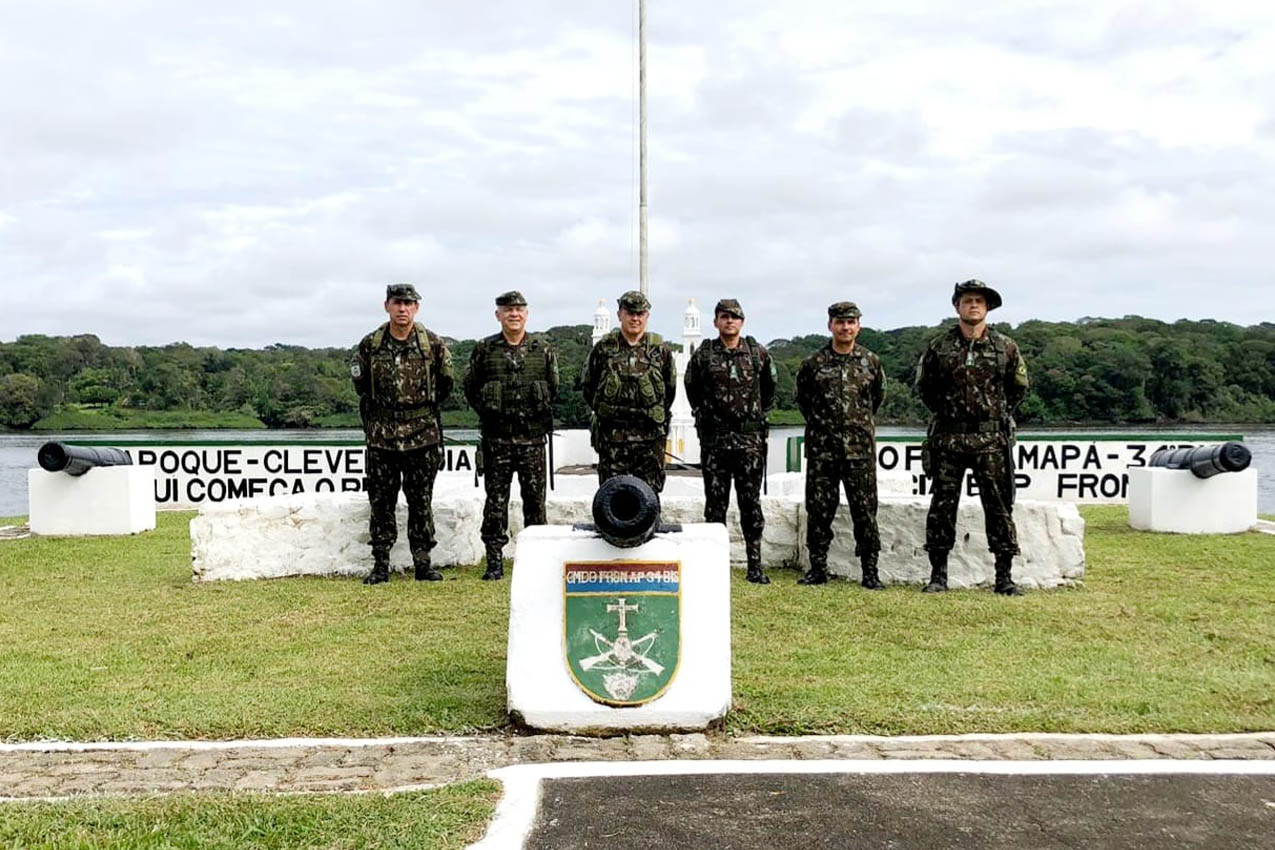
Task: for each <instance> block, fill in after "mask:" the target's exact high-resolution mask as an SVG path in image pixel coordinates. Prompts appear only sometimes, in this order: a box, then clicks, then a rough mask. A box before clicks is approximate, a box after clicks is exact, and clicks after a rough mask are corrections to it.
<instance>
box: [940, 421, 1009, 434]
mask: <svg viewBox="0 0 1275 850" xmlns="http://www.w3.org/2000/svg"><path fill="white" fill-rule="evenodd" d="M937 430H938V433H940V434H995V433H996V432H997V431H999V430H1001V425H1000V423H999V422H988V421H983V422H940V423H939V424H938V429H937Z"/></svg>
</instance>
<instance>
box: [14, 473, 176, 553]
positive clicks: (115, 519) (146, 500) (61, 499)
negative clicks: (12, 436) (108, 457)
mask: <svg viewBox="0 0 1275 850" xmlns="http://www.w3.org/2000/svg"><path fill="white" fill-rule="evenodd" d="M27 512H28V513H29V514H30V524H31V532H32V533H33V534H44V535H49V536H68V537H69V536H77V535H90V534H137V533H138V532H140V531H150V530H151V529H153V528H154V527H155V469H154V467H151V466H138V465H133V466H97V467H93V468H92V469H90V470H88V471H87V472H85V473H84V474H83V475H67V474H66V473H65V472H48V471H46V470H43V469H32V470H29V471H28V472H27Z"/></svg>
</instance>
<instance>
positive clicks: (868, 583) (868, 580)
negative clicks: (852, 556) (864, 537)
mask: <svg viewBox="0 0 1275 850" xmlns="http://www.w3.org/2000/svg"><path fill="white" fill-rule="evenodd" d="M859 563H860V564H862V565H863V578H862V579H860V580H859V584H861V585H863V586H864V587H866V588H867V589H868V590H882V589H884V588H885V585H884V584H882V583H881V576H880V575H878V574H877V553H876V552H873V553H871V554H866V553H865V554H864V555H862V556H860V558H859Z"/></svg>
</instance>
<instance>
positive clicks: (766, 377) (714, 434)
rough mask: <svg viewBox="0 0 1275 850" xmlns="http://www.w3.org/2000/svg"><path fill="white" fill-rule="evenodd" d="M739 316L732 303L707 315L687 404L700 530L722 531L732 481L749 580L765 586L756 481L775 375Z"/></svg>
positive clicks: (689, 372) (689, 374)
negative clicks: (696, 459)
mask: <svg viewBox="0 0 1275 850" xmlns="http://www.w3.org/2000/svg"><path fill="white" fill-rule="evenodd" d="M743 325H744V310H743V308H742V307H740V306H739V302H738V301H737V300H735V299H734V298H723V299H722V300H721V301H718V302H717V306H716V307H714V308H713V326H714V327H715V328H717V339H713V340H708V341H707V342H705V343H704V344H703V345H700V346H699V347H698V348H696V349H695V351H694V353H693V354H691V359H690V362H689V363H688V364H687V366H686V400H687V401H688V402H690V405H691V411H692V412H693V413H694V414H695V430H696V431H697V432H698V433H699V442H700V473H701V475H702V476H703V478H704V522H719V523H721V524H723V525H725V524H726V509H727V507H728V506H729V503H730V486H731V480H732V479H734V481H735V497H736V500H737V501H738V503H739V526H740V531H741V532H742V533H743V536H744V551H745V553H746V554H747V558H748V573H747V578H748V580H749V581H751V582H753V583H754V584H770V579H769V578H768V577H767V576H766V573H765V572H763V571H762V563H761V537H762V531H763V529H764V528H765V526H766V520H765V517H764V515H763V514H762V511H761V481H762V476H764V475H765V474H766V439H767V435H768V425H767V418H768V416H769V415H770V410H771V408H772V407H773V406H774V403H775V384H776V373H775V364H774V363H773V362H772V361H771V359H770V353H769V352H768V351H766V348H765V346H763V345H761V344H760V343H759V342H757V340H755V339H753V338H752V337H751V336H743V335H742V333H741V332H742V329H743Z"/></svg>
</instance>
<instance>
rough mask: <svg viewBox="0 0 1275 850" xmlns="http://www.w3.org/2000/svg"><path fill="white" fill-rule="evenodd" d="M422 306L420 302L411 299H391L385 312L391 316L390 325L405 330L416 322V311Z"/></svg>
mask: <svg viewBox="0 0 1275 850" xmlns="http://www.w3.org/2000/svg"><path fill="white" fill-rule="evenodd" d="M420 306H421V305H420V303H419V302H417V301H412V300H411V299H409V298H391V299H390V300H389V301H386V302H385V312H386V313H388V314H389V317H390V324H392V325H394V326H395V327H398V328H405V327H409V326H411V324H412V322H415V321H416V311H417V310H418V309H420Z"/></svg>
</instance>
